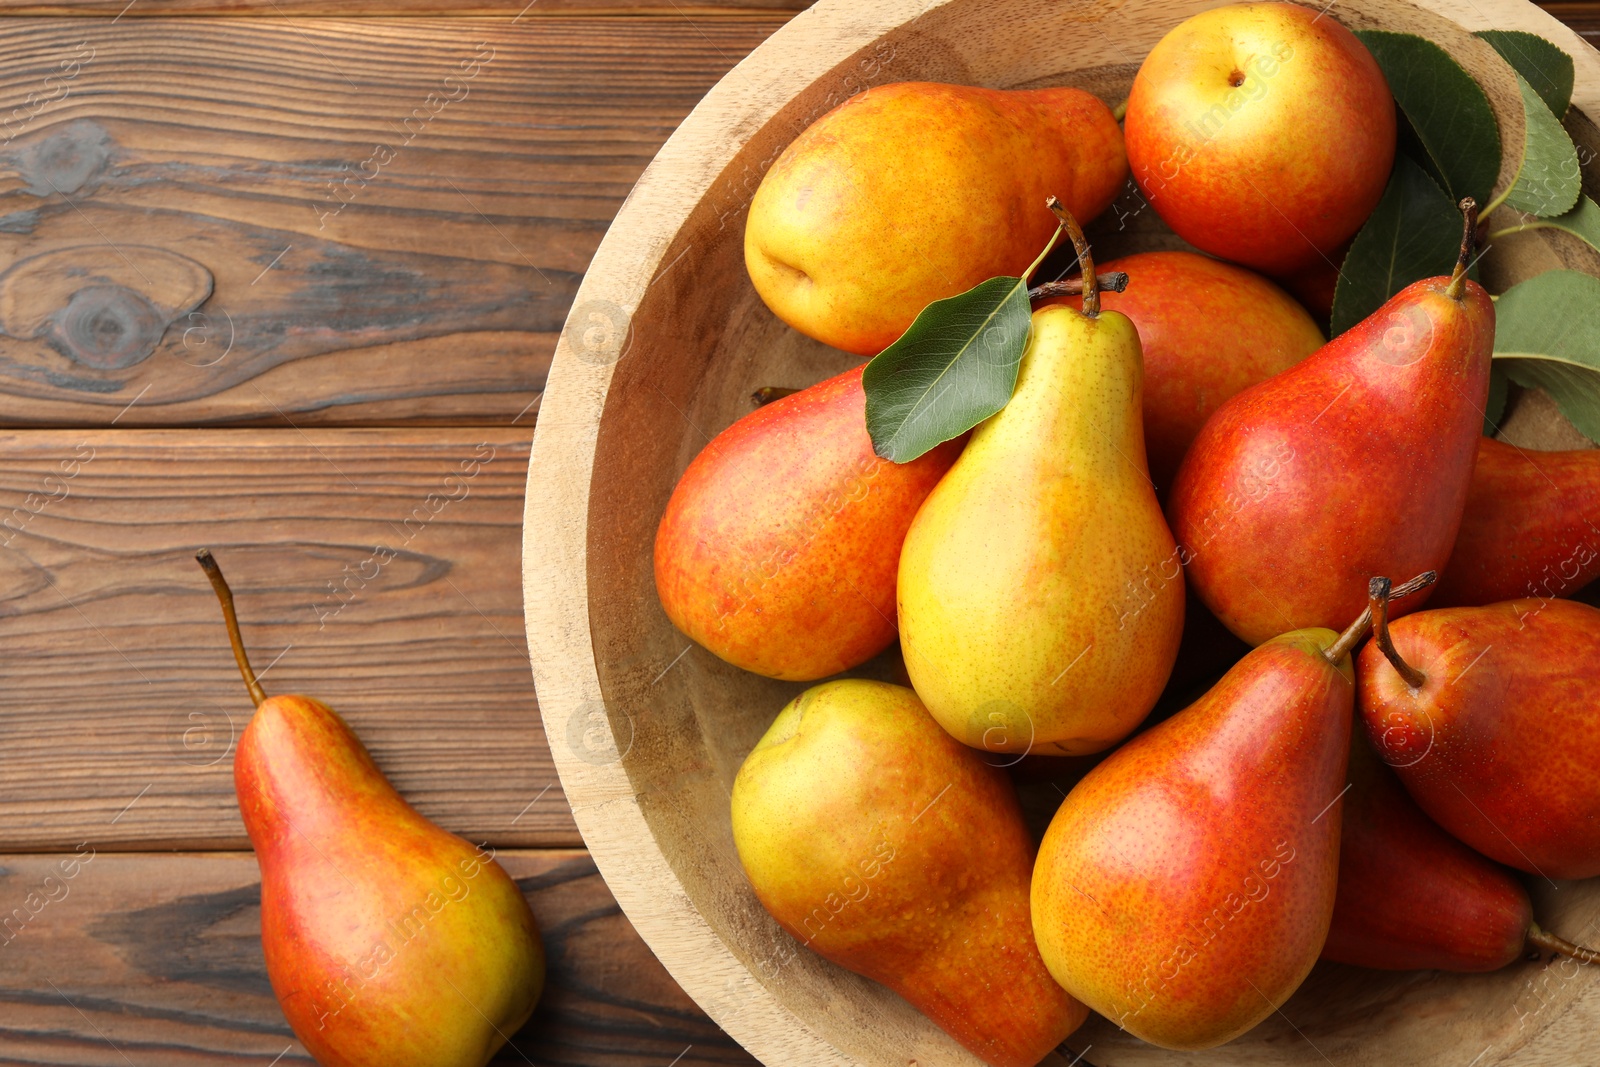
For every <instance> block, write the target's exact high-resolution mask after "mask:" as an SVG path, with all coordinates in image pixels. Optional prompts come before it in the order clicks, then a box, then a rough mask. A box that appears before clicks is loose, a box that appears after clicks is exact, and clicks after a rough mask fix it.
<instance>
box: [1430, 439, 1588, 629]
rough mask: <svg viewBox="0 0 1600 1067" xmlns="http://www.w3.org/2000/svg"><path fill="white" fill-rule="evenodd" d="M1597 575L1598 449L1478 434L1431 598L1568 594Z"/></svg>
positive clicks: (1457, 600)
mask: <svg viewBox="0 0 1600 1067" xmlns="http://www.w3.org/2000/svg"><path fill="white" fill-rule="evenodd" d="M1596 577H1600V449H1593V448H1587V449H1577V450H1572V451H1566V452H1539V451H1534V450H1532V449H1523V448H1513V447H1512V446H1511V445H1508V444H1502V443H1501V442H1499V441H1496V440H1494V439H1493V438H1492V437H1485V438H1482V439H1480V440H1479V441H1478V459H1477V464H1476V466H1474V467H1473V469H1472V485H1471V488H1470V489H1469V490H1468V491H1467V509H1466V513H1465V514H1464V515H1462V517H1461V530H1460V532H1459V533H1457V534H1456V544H1455V550H1454V551H1453V552H1451V554H1450V562H1449V563H1448V564H1446V565H1445V568H1444V570H1443V571H1441V572H1439V584H1438V585H1437V586H1435V587H1434V590H1433V598H1432V599H1431V600H1429V603H1430V604H1432V605H1433V606H1435V607H1440V608H1451V607H1478V606H1481V605H1483V604H1495V603H1499V602H1500V601H1502V600H1515V599H1517V598H1519V597H1530V596H1537V597H1570V596H1573V595H1575V594H1577V593H1578V592H1579V591H1580V590H1581V589H1583V587H1584V586H1586V585H1588V584H1589V583H1590V582H1592V581H1593V580H1594V579H1595V578H1596Z"/></svg>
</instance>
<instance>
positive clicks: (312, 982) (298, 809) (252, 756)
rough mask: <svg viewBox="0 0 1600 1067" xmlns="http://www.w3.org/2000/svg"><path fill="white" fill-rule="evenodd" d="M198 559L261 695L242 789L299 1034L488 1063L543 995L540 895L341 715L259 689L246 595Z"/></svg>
mask: <svg viewBox="0 0 1600 1067" xmlns="http://www.w3.org/2000/svg"><path fill="white" fill-rule="evenodd" d="M198 558H199V559H200V563H201V566H203V567H204V568H205V569H206V574H207V576H208V577H209V578H210V579H211V582H212V585H213V586H214V587H215V588H216V590H217V595H218V597H219V598H220V599H221V600H222V605H223V615H224V618H225V620H226V621H227V624H228V636H229V638H230V640H231V642H232V644H233V650H234V657H235V659H236V660H237V661H238V663H239V668H240V671H241V673H243V675H244V679H245V684H246V685H247V686H248V687H249V688H250V692H251V696H252V697H253V698H254V699H255V701H256V704H257V706H256V711H255V715H254V716H253V717H252V718H251V720H250V725H249V726H248V727H246V728H245V731H244V733H243V734H242V735H241V736H240V738H239V748H238V751H237V753H236V754H235V756H234V786H235V789H236V791H237V792H238V795H239V811H240V814H241V815H243V816H244V825H245V830H246V831H247V832H248V833H249V835H250V843H251V844H252V845H254V846H255V850H256V858H257V860H258V861H259V863H260V865H261V947H262V951H263V954H264V955H265V957H266V963H267V977H268V979H270V981H271V982H272V991H273V993H274V994H276V996H277V998H278V1004H279V1006H280V1007H281V1008H282V1009H283V1014H284V1017H285V1018H286V1019H287V1020H288V1022H289V1026H290V1028H291V1029H292V1030H293V1031H294V1034H295V1036H296V1037H297V1038H299V1039H300V1042H301V1043H302V1044H303V1045H305V1047H306V1049H307V1051H309V1052H310V1053H311V1054H312V1056H314V1057H315V1058H316V1060H317V1062H318V1063H319V1064H322V1065H323V1067H484V1065H485V1064H487V1063H488V1062H489V1060H490V1059H492V1058H493V1057H494V1054H495V1053H496V1051H498V1050H499V1048H500V1046H501V1045H503V1044H504V1043H505V1041H506V1039H507V1035H509V1034H514V1033H516V1031H517V1030H518V1029H519V1028H520V1027H521V1026H522V1024H523V1023H525V1022H527V1021H528V1018H529V1016H530V1015H532V1014H533V1009H534V1005H535V1004H537V1003H538V1000H539V995H540V993H541V992H542V991H543V989H544V974H545V959H544V947H543V945H542V944H541V942H540V939H539V928H538V925H537V924H536V923H535V921H534V917H533V913H532V911H530V910H529V908H528V902H527V900H526V899H525V898H524V897H523V895H522V892H521V890H519V889H518V888H517V884H516V883H515V882H513V881H512V880H511V878H510V876H509V875H507V874H506V872H505V871H504V870H503V869H502V868H501V867H500V865H499V864H498V863H496V862H494V859H493V857H492V854H490V853H486V852H485V851H483V850H482V849H480V848H476V847H474V846H472V845H470V844H468V843H467V842H466V841H463V840H462V839H461V838H459V837H457V836H455V835H454V834H451V833H448V832H446V831H445V830H442V829H440V828H439V827H438V826H435V825H434V824H433V823H432V822H429V821H428V820H427V819H425V818H423V817H422V816H421V815H419V814H418V813H417V812H416V811H415V809H413V808H412V807H411V805H409V804H407V803H406V801H405V799H404V798H403V797H401V796H400V794H399V793H397V792H396V791H395V789H394V787H393V786H391V785H390V784H389V782H388V779H386V778H385V777H384V776H383V772H382V771H380V770H379V769H378V767H377V765H376V764H375V763H373V761H372V757H371V756H369V755H368V754H367V750H366V749H365V748H364V747H363V746H362V744H361V741H360V739H359V738H357V737H356V735H355V734H354V733H353V732H351V730H350V728H349V727H348V726H346V725H345V723H344V720H342V719H341V718H339V716H338V715H336V714H335V713H334V712H333V710H332V709H331V708H329V707H328V706H327V705H325V704H323V703H321V702H319V701H316V700H312V699H311V698H310V697H303V696H278V697H271V698H268V697H267V696H266V694H265V693H263V692H262V691H261V686H260V685H259V683H257V681H256V678H255V674H254V672H252V671H251V670H250V663H249V660H248V659H247V658H246V656H245V653H244V645H243V642H242V641H241V640H240V638H239V627H238V620H237V619H236V618H235V615H234V608H233V594H232V593H231V592H230V591H229V590H228V586H227V583H226V581H224V580H223V577H222V572H221V571H220V570H219V569H218V568H217V565H216V562H215V561H214V560H213V559H212V558H211V553H210V552H207V551H202V552H201V553H200V554H199V557H198Z"/></svg>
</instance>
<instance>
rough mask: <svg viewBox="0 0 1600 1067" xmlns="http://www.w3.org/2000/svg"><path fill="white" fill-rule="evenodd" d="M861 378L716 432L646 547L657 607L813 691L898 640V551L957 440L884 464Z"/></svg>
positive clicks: (735, 657) (739, 656)
mask: <svg viewBox="0 0 1600 1067" xmlns="http://www.w3.org/2000/svg"><path fill="white" fill-rule="evenodd" d="M861 369H862V368H861V367H856V368H855V369H854V370H849V371H846V372H845V373H843V374H841V375H838V376H837V377H834V378H829V379H828V380H827V381H824V382H819V383H817V384H816V385H813V386H811V387H810V388H809V389H802V390H801V391H800V392H798V393H795V394H793V395H792V396H786V397H784V398H783V399H781V400H776V401H774V402H772V403H770V404H767V405H766V406H764V407H761V408H757V409H756V410H755V411H753V412H751V413H750V414H748V415H746V416H745V417H744V418H742V419H740V420H739V421H738V422H736V423H734V424H733V425H732V426H730V427H728V428H727V429H726V430H724V431H722V433H720V434H718V435H717V436H716V437H715V438H714V439H713V440H712V441H711V443H710V444H708V445H706V447H705V448H704V449H703V450H702V451H701V452H700V454H699V455H698V456H696V457H695V458H694V461H693V462H691V463H690V464H689V468H688V469H687V470H686V471H684V473H683V477H682V478H681V479H679V481H678V485H677V487H676V488H675V489H674V490H673V491H672V497H671V499H670V500H669V501H668V502H667V509H666V512H665V513H664V514H663V515H662V518H661V525H660V526H659V527H658V528H657V531H656V543H655V577H656V591H657V593H658V594H659V595H660V597H661V606H662V607H663V608H664V609H665V610H666V612H667V617H668V618H670V619H671V620H672V624H673V625H674V626H676V627H677V628H678V629H679V630H681V631H683V632H684V633H685V634H687V635H688V636H689V637H691V638H693V639H694V640H695V641H697V642H699V643H700V644H701V645H703V646H704V647H705V648H707V649H709V650H711V651H712V652H714V653H715V654H716V655H718V656H720V657H721V658H722V659H724V660H727V661H728V662H729V663H732V664H733V665H735V666H737V667H743V668H744V669H745V670H748V671H754V672H755V673H757V674H763V675H766V676H767V677H769V678H783V679H787V680H790V681H814V680H815V679H818V678H826V677H827V676H828V675H830V674H838V673H839V672H840V671H845V670H849V669H850V668H851V667H854V666H856V665H857V664H860V663H864V662H865V661H867V660H869V659H871V658H872V657H873V656H875V655H877V654H878V653H879V652H882V651H883V650H884V649H885V648H887V647H888V646H889V645H890V644H891V643H893V641H894V638H895V632H896V631H895V599H894V596H895V575H896V573H897V572H898V569H899V565H900V545H901V542H902V541H904V540H905V535H906V530H907V528H908V527H910V525H911V520H912V517H913V516H915V515H916V513H917V509H918V508H919V507H921V506H922V502H923V501H924V500H926V499H927V496H928V494H929V493H930V492H932V491H933V487H934V486H935V485H936V484H937V483H938V481H939V478H940V477H941V476H942V475H943V474H944V472H945V471H947V470H949V469H950V464H952V463H953V462H955V458H956V456H958V455H960V453H961V446H962V444H963V441H964V439H957V440H955V441H946V442H945V443H944V444H942V445H939V446H938V447H936V448H934V449H932V450H930V451H928V452H926V453H924V454H923V455H921V456H919V457H917V458H916V459H915V460H913V461H911V462H910V463H891V462H890V461H888V460H886V459H880V458H879V457H878V456H877V455H876V454H875V453H874V452H873V450H872V439H871V438H870V437H868V436H867V424H866V394H865V393H863V392H862V388H861Z"/></svg>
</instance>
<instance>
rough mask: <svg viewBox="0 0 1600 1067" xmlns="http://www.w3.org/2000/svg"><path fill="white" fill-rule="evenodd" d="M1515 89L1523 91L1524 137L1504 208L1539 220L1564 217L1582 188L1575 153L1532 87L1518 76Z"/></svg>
mask: <svg viewBox="0 0 1600 1067" xmlns="http://www.w3.org/2000/svg"><path fill="white" fill-rule="evenodd" d="M1517 87H1518V88H1519V89H1521V90H1522V116H1523V120H1524V122H1523V127H1524V130H1525V134H1524V138H1523V142H1522V163H1521V164H1520V165H1519V166H1518V168H1517V179H1516V181H1515V182H1513V183H1512V185H1511V190H1510V192H1508V193H1506V197H1505V201H1504V203H1505V206H1506V207H1509V208H1513V209H1515V210H1517V211H1521V212H1523V213H1524V214H1528V215H1537V216H1539V217H1540V218H1547V217H1549V216H1551V215H1560V214H1563V213H1565V212H1566V211H1568V210H1569V209H1571V207H1572V205H1573V204H1575V203H1577V202H1578V194H1579V193H1580V192H1581V191H1582V189H1583V174H1582V172H1581V171H1580V170H1579V169H1578V150H1577V148H1575V147H1574V146H1573V144H1572V138H1571V137H1570V136H1568V134H1567V131H1566V130H1564V129H1562V128H1561V123H1559V122H1557V121H1556V117H1555V116H1554V115H1552V114H1550V109H1549V108H1548V107H1546V106H1545V103H1544V101H1543V100H1542V99H1540V97H1539V94H1538V93H1537V92H1535V91H1534V88H1533V86H1531V85H1529V84H1528V80H1527V79H1526V78H1524V77H1523V76H1522V75H1520V74H1519V75H1517Z"/></svg>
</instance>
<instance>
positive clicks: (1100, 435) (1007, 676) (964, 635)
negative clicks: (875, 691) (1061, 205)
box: [899, 249, 1184, 756]
mask: <svg viewBox="0 0 1600 1067" xmlns="http://www.w3.org/2000/svg"><path fill="white" fill-rule="evenodd" d="M1080 254H1081V255H1084V256H1085V258H1086V250H1083V249H1080ZM1084 275H1085V279H1086V280H1085V292H1091V293H1092V292H1093V291H1094V285H1093V284H1092V282H1093V279H1094V270H1093V264H1092V262H1087V261H1086V264H1085V270H1084ZM1089 303H1090V304H1091V305H1092V304H1093V301H1090V302H1089ZM1143 377H1144V365H1143V359H1142V356H1141V354H1140V349H1139V335H1138V333H1137V332H1136V331H1135V329H1134V326H1133V323H1132V322H1131V321H1130V320H1129V319H1128V317H1127V316H1125V315H1122V314H1119V313H1118V312H1115V311H1105V312H1102V311H1100V310H1099V308H1098V307H1097V306H1095V307H1092V310H1091V311H1089V312H1087V313H1086V312H1083V311H1078V310H1077V309H1074V308H1070V307H1063V306H1060V305H1056V306H1051V307H1044V308H1041V309H1039V310H1038V311H1036V312H1034V314H1033V330H1032V334H1031V336H1030V339H1029V341H1028V345H1027V349H1026V351H1025V352H1024V354H1023V357H1022V366H1021V368H1020V371H1019V374H1018V380H1017V388H1016V392H1015V393H1014V394H1013V396H1012V397H1011V401H1010V403H1008V404H1007V405H1006V406H1005V407H1004V408H1003V409H1001V411H1000V413H999V414H997V415H994V416H993V417H991V418H989V419H988V420H986V421H985V422H983V423H981V424H980V425H979V426H978V428H977V429H975V430H974V431H973V432H972V437H971V440H970V441H969V442H968V444H967V447H966V450H965V451H964V452H963V453H962V454H961V458H960V459H958V460H957V461H956V463H955V466H953V467H951V468H950V472H949V473H948V474H946V475H945V477H944V479H943V480H941V481H940V482H939V485H938V486H937V487H936V488H935V489H934V491H933V493H932V494H931V495H930V496H929V497H928V500H927V502H926V503H925V504H923V505H922V510H920V511H918V512H917V517H916V518H915V519H914V520H913V521H912V523H911V530H910V532H909V533H907V534H906V542H905V547H904V549H902V551H901V554H900V587H899V602H900V647H901V651H902V652H903V653H904V655H905V662H906V670H907V672H908V673H909V674H910V676H911V683H912V685H913V686H914V687H915V688H916V690H917V695H918V696H920V697H921V698H922V699H923V701H924V703H926V704H927V706H928V710H929V711H930V712H932V713H933V717H934V718H936V719H938V720H939V722H940V724H941V725H943V726H944V728H945V729H946V730H949V731H950V733H951V734H952V735H954V736H955V737H956V738H958V739H959V740H961V741H963V742H965V743H966V744H968V745H971V746H973V747H975V748H984V749H987V750H989V751H992V752H1033V753H1035V754H1039V755H1060V756H1076V755H1083V754H1085V753H1090V752H1098V751H1100V750H1101V749H1105V748H1109V747H1110V746H1112V745H1114V744H1115V743H1116V742H1118V741H1119V740H1121V739H1122V738H1123V737H1125V736H1127V735H1128V733H1130V732H1131V731H1132V730H1133V728H1134V727H1136V726H1138V725H1139V723H1140V721H1141V720H1143V719H1144V717H1145V715H1146V714H1148V713H1149V711H1150V708H1151V707H1152V706H1153V705H1154V704H1155V701H1156V698H1157V697H1159V696H1160V695H1161V690H1162V687H1163V686H1164V685H1165V684H1166V681H1167V676H1168V674H1169V673H1170V672H1171V670H1172V664H1173V661H1174V660H1175V659H1176V658H1177V654H1178V642H1179V640H1180V638H1181V637H1182V636H1183V598H1184V583H1183V578H1182V574H1181V570H1180V567H1179V563H1178V558H1177V555H1176V551H1175V546H1174V545H1173V541H1172V534H1171V532H1170V531H1168V529H1167V524H1166V522H1165V520H1164V519H1163V518H1162V515H1161V506H1160V504H1159V503H1157V501H1156V495H1155V489H1154V487H1153V486H1152V485H1151V483H1150V478H1149V474H1148V473H1147V470H1146V467H1145V452H1144V429H1143V416H1142V406H1141V401H1142V392H1143Z"/></svg>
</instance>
